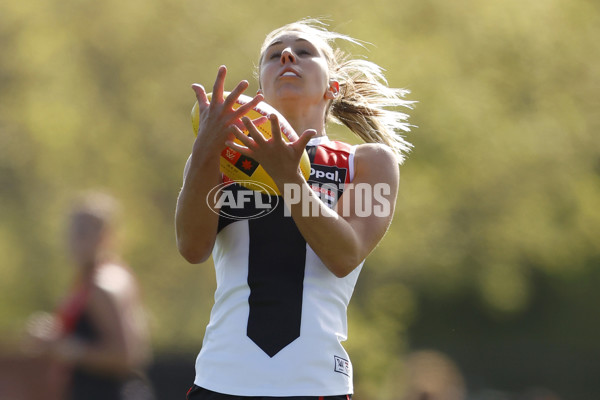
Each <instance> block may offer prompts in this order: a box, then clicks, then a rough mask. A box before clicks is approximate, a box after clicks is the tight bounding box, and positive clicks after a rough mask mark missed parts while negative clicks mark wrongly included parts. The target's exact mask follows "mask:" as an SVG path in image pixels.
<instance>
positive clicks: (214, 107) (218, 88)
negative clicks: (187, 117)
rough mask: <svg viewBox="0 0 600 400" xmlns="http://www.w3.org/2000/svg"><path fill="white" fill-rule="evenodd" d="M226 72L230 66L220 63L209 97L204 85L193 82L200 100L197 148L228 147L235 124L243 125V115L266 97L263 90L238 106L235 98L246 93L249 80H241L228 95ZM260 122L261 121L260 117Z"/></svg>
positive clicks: (195, 146) (214, 148) (218, 148)
mask: <svg viewBox="0 0 600 400" xmlns="http://www.w3.org/2000/svg"><path fill="white" fill-rule="evenodd" d="M226 75H227V68H226V67H225V66H221V67H219V71H218V72H217V78H216V80H215V83H214V86H213V91H212V97H211V99H210V100H209V99H208V95H207V93H206V90H205V89H204V87H203V86H202V85H199V84H197V83H194V84H193V85H192V89H193V90H194V93H195V94H196V99H197V101H198V111H199V117H200V118H199V126H198V132H197V133H198V136H197V138H196V142H195V143H194V150H196V149H197V148H203V149H209V151H214V152H220V151H221V150H222V149H223V148H224V147H225V142H226V141H227V140H230V139H232V135H233V130H232V128H233V127H234V126H238V127H241V126H243V124H242V121H241V117H242V116H243V115H245V114H246V113H247V112H248V111H249V110H250V109H252V108H253V107H255V106H256V105H257V104H258V103H260V102H261V101H262V100H263V96H262V94H257V95H256V96H254V97H253V98H252V100H251V101H249V102H248V103H246V104H244V105H242V106H240V107H239V108H238V109H236V110H235V109H234V108H233V106H234V104H235V102H236V100H237V99H238V98H239V97H240V95H241V94H242V93H244V91H245V90H246V89H247V88H248V86H249V84H248V81H245V80H244V81H241V82H240V83H238V84H237V86H236V87H235V88H234V89H233V91H231V93H230V94H229V95H228V96H227V97H225V95H224V87H225V76H226ZM257 122H258V123H261V122H260V121H257ZM238 129H239V128H238Z"/></svg>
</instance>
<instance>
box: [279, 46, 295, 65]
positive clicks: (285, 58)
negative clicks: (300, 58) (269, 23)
mask: <svg viewBox="0 0 600 400" xmlns="http://www.w3.org/2000/svg"><path fill="white" fill-rule="evenodd" d="M287 62H290V63H295V62H296V56H295V55H294V52H292V49H290V48H289V47H286V48H285V49H283V51H282V52H281V63H282V64H285V63H287Z"/></svg>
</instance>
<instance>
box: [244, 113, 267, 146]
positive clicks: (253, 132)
mask: <svg viewBox="0 0 600 400" xmlns="http://www.w3.org/2000/svg"><path fill="white" fill-rule="evenodd" d="M242 122H243V123H244V126H245V127H246V129H247V130H248V135H249V136H250V137H251V138H252V139H254V141H255V142H256V143H259V144H261V143H264V142H265V141H266V140H265V138H264V136H263V135H262V133H260V132H259V130H258V129H256V126H255V125H254V124H253V123H252V121H251V120H250V118H248V117H242Z"/></svg>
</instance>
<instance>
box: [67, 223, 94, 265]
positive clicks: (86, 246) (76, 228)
mask: <svg viewBox="0 0 600 400" xmlns="http://www.w3.org/2000/svg"><path fill="white" fill-rule="evenodd" d="M68 235H69V236H68V243H69V250H70V253H71V256H72V257H73V259H74V261H75V262H76V263H77V264H80V265H87V264H90V263H93V262H94V261H95V259H96V256H97V253H98V251H99V249H100V245H101V243H102V228H101V227H100V222H99V221H98V220H96V219H94V218H93V217H91V216H89V215H85V214H77V215H74V216H72V217H71V219H70V223H69V233H68Z"/></svg>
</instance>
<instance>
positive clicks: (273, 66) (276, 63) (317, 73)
mask: <svg viewBox="0 0 600 400" xmlns="http://www.w3.org/2000/svg"><path fill="white" fill-rule="evenodd" d="M260 82H261V88H262V91H263V94H264V96H265V100H266V101H267V103H270V104H272V105H274V106H276V105H277V103H278V102H280V101H288V100H290V99H291V100H297V101H303V102H320V101H326V100H325V98H324V95H325V92H326V90H327V88H328V87H329V68H328V65H327V60H326V59H325V56H324V55H323V53H322V52H321V50H320V49H319V48H318V47H317V46H316V45H315V44H313V42H311V41H310V40H309V38H308V37H307V36H304V35H302V34H301V33H296V32H289V33H286V34H284V35H282V36H279V37H278V38H276V39H274V40H273V42H271V43H270V45H269V46H268V47H267V49H266V50H265V52H264V54H263V57H262V59H261V64H260Z"/></svg>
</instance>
